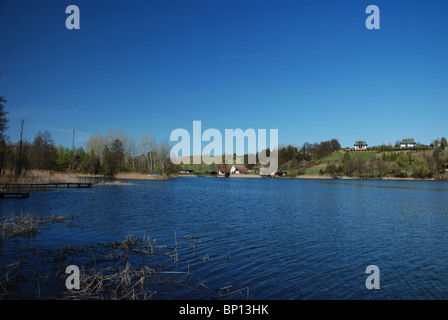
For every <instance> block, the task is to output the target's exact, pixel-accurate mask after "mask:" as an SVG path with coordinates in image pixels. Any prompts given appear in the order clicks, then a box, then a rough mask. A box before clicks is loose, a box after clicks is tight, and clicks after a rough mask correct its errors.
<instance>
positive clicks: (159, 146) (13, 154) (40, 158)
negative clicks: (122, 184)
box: [0, 97, 178, 178]
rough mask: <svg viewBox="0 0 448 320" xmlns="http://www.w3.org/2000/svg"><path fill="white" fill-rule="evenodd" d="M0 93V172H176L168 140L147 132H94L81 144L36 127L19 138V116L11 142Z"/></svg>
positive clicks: (11, 174) (17, 173) (103, 173)
mask: <svg viewBox="0 0 448 320" xmlns="http://www.w3.org/2000/svg"><path fill="white" fill-rule="evenodd" d="M6 102H7V101H6V100H5V99H4V97H0V176H8V177H15V178H17V177H20V176H21V175H23V174H25V173H26V172H27V171H28V170H51V171H59V172H82V173H89V174H101V175H105V176H114V175H115V174H117V173H118V172H123V171H124V172H126V171H133V172H142V173H148V174H171V173H175V172H178V168H177V167H176V166H175V165H173V164H172V163H171V161H170V158H169V152H170V146H169V142H168V140H162V141H157V140H156V139H155V138H154V137H153V136H152V135H151V134H144V135H143V136H142V137H140V139H136V138H135V137H134V136H133V135H132V134H128V133H127V132H125V131H124V130H114V131H112V130H109V131H107V132H106V133H105V134H104V135H100V134H99V133H95V134H94V135H93V136H91V137H90V138H89V140H88V141H87V143H86V149H84V148H83V147H78V148H68V147H64V146H62V145H58V146H56V145H55V142H54V140H53V138H52V137H51V134H50V133H49V132H48V131H43V132H42V131H39V132H38V133H37V134H36V136H35V137H34V139H33V140H32V141H27V140H24V139H23V131H24V128H25V127H26V123H25V120H24V119H21V120H20V124H21V130H20V139H19V141H17V142H11V141H10V140H9V137H8V136H7V135H6V129H7V128H8V118H7V115H8V112H7V111H5V109H4V107H5V103H6Z"/></svg>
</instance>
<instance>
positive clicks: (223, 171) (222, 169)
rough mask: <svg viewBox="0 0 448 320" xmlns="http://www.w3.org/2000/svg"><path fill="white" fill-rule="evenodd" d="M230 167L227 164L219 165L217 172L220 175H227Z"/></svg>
mask: <svg viewBox="0 0 448 320" xmlns="http://www.w3.org/2000/svg"><path fill="white" fill-rule="evenodd" d="M230 169H231V168H230V167H229V166H219V171H218V174H219V175H220V176H224V175H225V176H229V175H230Z"/></svg>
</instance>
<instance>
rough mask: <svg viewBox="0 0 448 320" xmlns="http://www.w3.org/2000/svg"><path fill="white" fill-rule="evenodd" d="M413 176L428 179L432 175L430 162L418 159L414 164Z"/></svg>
mask: <svg viewBox="0 0 448 320" xmlns="http://www.w3.org/2000/svg"><path fill="white" fill-rule="evenodd" d="M413 171H414V173H413V176H414V177H415V178H422V179H423V178H427V177H429V176H430V175H431V170H430V169H429V168H428V162H427V161H426V159H425V158H417V159H415V160H414V163H413Z"/></svg>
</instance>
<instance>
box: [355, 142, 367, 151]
mask: <svg viewBox="0 0 448 320" xmlns="http://www.w3.org/2000/svg"><path fill="white" fill-rule="evenodd" d="M366 149H367V142H365V141H364V140H357V141H355V150H366Z"/></svg>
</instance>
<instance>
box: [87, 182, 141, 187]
mask: <svg viewBox="0 0 448 320" xmlns="http://www.w3.org/2000/svg"><path fill="white" fill-rule="evenodd" d="M95 185H96V186H135V183H130V182H123V181H102V182H97V183H95Z"/></svg>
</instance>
